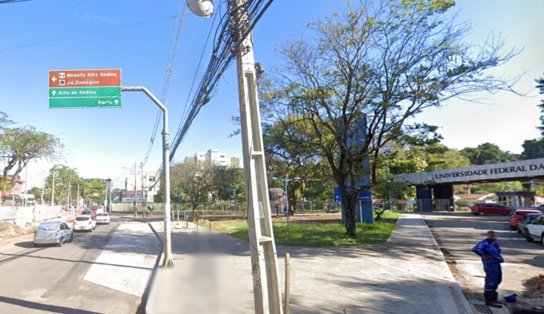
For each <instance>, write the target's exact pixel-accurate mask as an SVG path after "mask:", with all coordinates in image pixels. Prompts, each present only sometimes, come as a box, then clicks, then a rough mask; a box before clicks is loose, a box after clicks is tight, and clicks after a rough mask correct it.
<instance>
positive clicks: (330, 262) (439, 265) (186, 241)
mask: <svg viewBox="0 0 544 314" xmlns="http://www.w3.org/2000/svg"><path fill="white" fill-rule="evenodd" d="M156 227H157V228H158V231H160V229H161V225H160V223H157V224H156ZM172 238H173V251H174V253H175V267H174V268H173V269H168V270H166V269H160V270H159V271H158V273H157V277H156V280H155V282H154V283H153V287H152V290H151V293H150V297H149V302H148V306H147V312H148V313H196V312H195V311H197V312H198V313H251V312H253V310H252V309H253V294H252V278H251V264H250V263H251V261H250V258H249V248H248V243H247V242H245V241H241V240H238V239H235V238H232V237H229V236H226V235H223V234H218V233H215V232H206V231H203V229H202V228H201V230H200V232H198V233H196V232H193V231H192V230H183V229H181V230H178V232H175V233H174V234H173V236H172ZM285 252H289V253H290V254H291V293H292V294H291V312H292V313H316V312H321V313H421V314H425V313H429V314H438V313H447V314H450V313H451V314H455V313H460V314H461V313H462V314H466V313H471V312H472V311H471V309H470V305H469V304H468V302H467V301H466V299H465V297H464V296H463V294H462V292H461V289H460V288H459V286H458V284H457V282H456V281H455V280H454V279H453V276H452V275H451V273H450V271H449V269H448V267H447V265H446V263H445V260H444V257H443V255H442V253H441V252H440V250H439V249H438V246H437V244H436V242H435V241H434V239H433V237H432V235H431V233H430V231H429V229H428V227H427V226H426V224H425V222H424V221H423V219H422V218H421V216H419V215H414V214H407V215H403V216H402V217H401V218H400V219H399V222H398V226H397V230H396V231H395V232H394V233H393V235H392V237H391V239H390V240H389V241H388V242H387V243H385V244H383V245H376V246H356V247H337V248H296V247H280V248H278V256H279V263H278V265H280V272H281V278H282V290H283V276H284V275H283V270H284V269H283V265H284V261H283V258H282V257H283V255H284V253H285ZM169 291H175V293H172V294H169V293H168V292H169Z"/></svg>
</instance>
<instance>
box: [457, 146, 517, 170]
mask: <svg viewBox="0 0 544 314" xmlns="http://www.w3.org/2000/svg"><path fill="white" fill-rule="evenodd" d="M461 152H462V153H463V154H465V155H466V156H467V157H468V159H469V160H470V163H471V164H473V165H485V164H492V163H498V162H506V161H515V160H518V157H517V156H516V155H515V154H512V153H510V152H508V151H503V150H501V148H500V147H499V146H497V145H496V144H493V143H483V144H480V145H478V146H476V147H467V148H463V149H462V150H461Z"/></svg>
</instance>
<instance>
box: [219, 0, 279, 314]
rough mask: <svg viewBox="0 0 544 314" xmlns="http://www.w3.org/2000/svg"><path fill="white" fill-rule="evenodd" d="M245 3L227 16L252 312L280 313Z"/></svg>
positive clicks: (234, 4) (232, 4) (235, 3)
mask: <svg viewBox="0 0 544 314" xmlns="http://www.w3.org/2000/svg"><path fill="white" fill-rule="evenodd" d="M247 4H248V0H229V15H230V18H231V21H230V22H231V23H232V24H233V25H234V27H235V28H234V30H233V34H232V35H233V36H235V38H236V41H237V46H238V47H240V49H239V50H238V51H237V55H236V63H237V70H238V92H239V98H240V130H241V134H242V149H243V156H244V170H245V181H246V203H247V220H248V229H249V244H250V246H251V265H252V274H253V294H254V303H255V313H258V314H265V313H274V314H277V313H282V312H283V311H282V306H281V294H280V288H279V273H278V264H277V262H278V260H277V253H276V244H275V243H274V233H273V230H272V218H271V209H270V200H269V197H268V183H267V178H266V163H265V159H264V145H263V137H262V130H261V113H260V110H259V98H258V92H257V73H256V70H255V59H254V55H253V43H252V40H251V34H249V35H248V36H246V37H245V38H244V39H243V40H242V38H241V37H242V34H245V33H246V32H247V31H248V30H249V21H250V20H249V15H248V12H247Z"/></svg>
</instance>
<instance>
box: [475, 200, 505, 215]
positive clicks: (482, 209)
mask: <svg viewBox="0 0 544 314" xmlns="http://www.w3.org/2000/svg"><path fill="white" fill-rule="evenodd" d="M512 210H513V209H512V208H511V207H506V206H503V205H500V204H494V203H485V204H476V205H474V206H472V213H473V214H474V215H480V216H483V215H503V216H506V215H509V214H510V213H511V212H512Z"/></svg>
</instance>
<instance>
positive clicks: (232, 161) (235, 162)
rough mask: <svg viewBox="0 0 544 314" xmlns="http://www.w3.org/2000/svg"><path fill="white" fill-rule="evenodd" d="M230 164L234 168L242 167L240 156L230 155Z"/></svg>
mask: <svg viewBox="0 0 544 314" xmlns="http://www.w3.org/2000/svg"><path fill="white" fill-rule="evenodd" d="M230 166H231V167H232V168H240V158H238V157H230Z"/></svg>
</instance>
